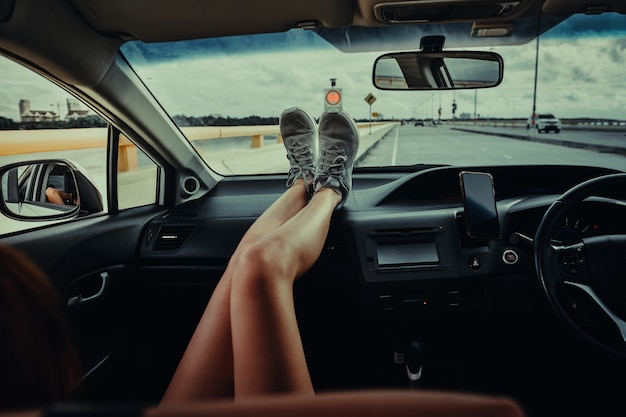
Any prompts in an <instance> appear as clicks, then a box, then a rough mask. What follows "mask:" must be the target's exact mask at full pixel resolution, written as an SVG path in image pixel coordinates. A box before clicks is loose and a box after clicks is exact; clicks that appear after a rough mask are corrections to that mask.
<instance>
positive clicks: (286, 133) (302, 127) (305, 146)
mask: <svg viewBox="0 0 626 417" xmlns="http://www.w3.org/2000/svg"><path fill="white" fill-rule="evenodd" d="M280 133H281V135H282V136H283V144H284V145H285V149H287V159H289V164H290V168H289V173H288V176H287V187H291V186H292V185H293V183H294V182H296V180H297V179H298V178H302V179H303V180H304V184H305V186H306V191H307V195H308V196H309V197H310V196H311V195H312V194H313V186H312V184H313V178H314V177H315V167H316V162H315V155H316V154H317V135H316V133H317V126H316V124H315V119H313V117H311V116H310V115H309V113H307V111H306V110H304V109H302V108H300V107H291V108H289V109H287V110H285V111H283V113H282V114H281V115H280Z"/></svg>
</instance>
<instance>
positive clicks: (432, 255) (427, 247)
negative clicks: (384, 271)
mask: <svg viewBox="0 0 626 417" xmlns="http://www.w3.org/2000/svg"><path fill="white" fill-rule="evenodd" d="M376 257H377V259H378V265H379V266H402V265H437V264H438V263H439V256H438V255H437V247H436V246H435V243H434V242H426V243H423V242H420V243H397V244H382V245H381V244H379V245H378V246H377V247H376Z"/></svg>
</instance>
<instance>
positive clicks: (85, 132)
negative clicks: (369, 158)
mask: <svg viewBox="0 0 626 417" xmlns="http://www.w3.org/2000/svg"><path fill="white" fill-rule="evenodd" d="M377 124H380V122H375V123H372V126H374V125H377ZM357 125H358V127H359V128H364V127H367V126H369V123H357ZM181 131H182V132H183V134H184V135H185V136H186V137H187V139H189V140H205V139H222V138H234V137H246V136H248V137H250V138H251V140H250V147H251V148H261V147H262V146H263V139H264V135H277V139H276V141H277V142H278V143H282V141H283V138H282V136H281V134H280V129H279V127H278V125H268V126H193V127H183V128H181ZM106 145H107V129H106V128H84V129H37V130H0V156H8V155H19V154H29V153H36V152H53V151H65V150H76V149H89V148H104V147H106ZM137 166H138V162H137V148H136V147H135V145H134V144H133V143H132V142H131V141H130V140H128V139H127V138H125V137H122V138H121V140H120V147H119V160H118V169H119V170H120V171H129V170H133V169H136V168H137Z"/></svg>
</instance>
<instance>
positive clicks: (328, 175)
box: [316, 146, 348, 189]
mask: <svg viewBox="0 0 626 417" xmlns="http://www.w3.org/2000/svg"><path fill="white" fill-rule="evenodd" d="M347 160H348V157H347V156H346V151H345V150H344V149H341V148H339V147H337V146H330V147H328V148H326V149H325V150H324V152H323V155H321V156H320V164H319V168H318V181H317V182H316V189H317V188H321V187H325V186H326V185H328V184H330V182H331V181H332V180H333V179H336V180H337V181H339V183H340V184H341V186H342V187H345V184H344V183H343V177H344V174H345V173H346V165H345V163H346V161H347Z"/></svg>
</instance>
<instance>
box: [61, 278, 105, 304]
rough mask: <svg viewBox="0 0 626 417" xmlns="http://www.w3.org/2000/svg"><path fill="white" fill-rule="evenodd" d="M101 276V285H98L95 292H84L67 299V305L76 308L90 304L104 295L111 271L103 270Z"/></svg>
mask: <svg viewBox="0 0 626 417" xmlns="http://www.w3.org/2000/svg"><path fill="white" fill-rule="evenodd" d="M99 277H100V279H101V283H100V286H99V287H98V290H97V291H96V292H95V293H93V294H89V295H86V296H84V295H83V294H80V293H79V294H78V295H76V296H74V297H70V298H68V299H67V306H68V307H69V308H75V307H79V306H82V305H85V304H88V303H90V302H92V301H95V300H97V299H98V298H100V297H101V296H102V294H104V291H105V290H106V288H107V285H108V283H109V273H108V272H106V271H105V272H101V273H100V274H99Z"/></svg>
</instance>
